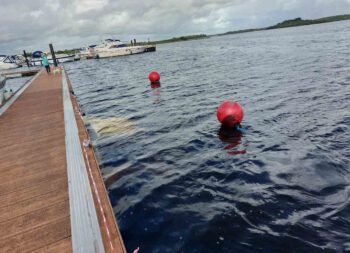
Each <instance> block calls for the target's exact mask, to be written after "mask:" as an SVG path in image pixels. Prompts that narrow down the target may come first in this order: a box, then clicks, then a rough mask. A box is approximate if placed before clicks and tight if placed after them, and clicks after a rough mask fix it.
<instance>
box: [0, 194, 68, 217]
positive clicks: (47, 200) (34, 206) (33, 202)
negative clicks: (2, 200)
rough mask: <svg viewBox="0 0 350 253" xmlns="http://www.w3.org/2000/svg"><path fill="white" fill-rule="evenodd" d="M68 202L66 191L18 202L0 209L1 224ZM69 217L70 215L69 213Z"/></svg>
mask: <svg viewBox="0 0 350 253" xmlns="http://www.w3.org/2000/svg"><path fill="white" fill-rule="evenodd" d="M64 200H65V201H67V200H68V193H67V192H65V191H61V192H57V191H51V192H48V193H45V194H43V195H40V196H37V197H33V198H30V199H26V200H24V201H21V202H16V203H15V204H13V205H9V206H4V207H1V208H0V222H4V221H6V220H9V219H13V218H16V217H18V216H21V215H25V214H26V213H30V212H33V211H35V210H38V209H41V208H43V207H45V206H49V205H53V204H55V203H59V202H61V201H64ZM67 215H68V213H67Z"/></svg>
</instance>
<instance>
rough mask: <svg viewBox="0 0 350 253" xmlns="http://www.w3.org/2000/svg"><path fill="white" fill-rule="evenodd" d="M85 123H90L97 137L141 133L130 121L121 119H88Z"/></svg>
mask: <svg viewBox="0 0 350 253" xmlns="http://www.w3.org/2000/svg"><path fill="white" fill-rule="evenodd" d="M87 122H88V123H90V125H91V128H92V129H93V130H94V131H95V133H96V134H97V136H104V135H118V136H119V135H132V134H135V133H136V132H138V131H141V129H138V128H137V127H136V125H135V124H134V123H133V122H132V121H130V120H128V119H126V118H122V117H110V118H105V119H101V118H89V119H87Z"/></svg>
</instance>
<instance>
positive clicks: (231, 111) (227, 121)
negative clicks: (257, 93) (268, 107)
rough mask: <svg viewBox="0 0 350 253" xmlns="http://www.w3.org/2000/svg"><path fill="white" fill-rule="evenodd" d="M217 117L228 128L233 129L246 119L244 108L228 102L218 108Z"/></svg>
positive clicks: (236, 103)
mask: <svg viewBox="0 0 350 253" xmlns="http://www.w3.org/2000/svg"><path fill="white" fill-rule="evenodd" d="M217 117H218V120H219V122H220V123H221V124H223V125H224V126H227V127H233V126H234V125H235V124H237V123H241V122H242V120H243V117H244V112H243V108H242V106H241V105H240V104H239V103H238V102H233V101H230V100H226V101H224V102H223V103H221V105H220V106H219V108H218V111H217Z"/></svg>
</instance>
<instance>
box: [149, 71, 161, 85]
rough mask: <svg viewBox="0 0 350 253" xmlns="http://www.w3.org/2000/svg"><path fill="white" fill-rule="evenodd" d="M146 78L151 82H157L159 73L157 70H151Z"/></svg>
mask: <svg viewBox="0 0 350 253" xmlns="http://www.w3.org/2000/svg"><path fill="white" fill-rule="evenodd" d="M148 79H149V80H150V81H151V83H154V82H159V80H160V75H159V73H158V72H157V71H153V72H151V73H150V74H149V76H148Z"/></svg>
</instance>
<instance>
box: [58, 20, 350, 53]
mask: <svg viewBox="0 0 350 253" xmlns="http://www.w3.org/2000/svg"><path fill="white" fill-rule="evenodd" d="M344 20H350V14H345V15H336V16H330V17H324V18H319V19H302V18H295V19H289V20H285V21H283V22H281V23H278V24H276V25H273V26H268V27H264V28H253V29H244V30H237V31H229V32H225V33H218V34H212V35H206V34H199V35H187V36H181V37H173V38H171V39H166V40H157V41H149V42H140V43H137V45H144V44H165V43H173V42H181V41H190V40H199V39H208V38H210V37H214V36H224V35H231V34H239V33H248V32H256V31H267V30H273V29H281V28H289V27H297V26H306V25H315V24H323V23H331V22H337V21H344ZM77 50H78V49H69V50H67V49H66V50H59V51H57V52H56V53H65V54H71V53H74V52H75V51H77Z"/></svg>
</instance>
